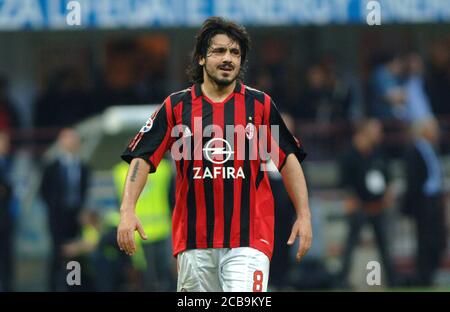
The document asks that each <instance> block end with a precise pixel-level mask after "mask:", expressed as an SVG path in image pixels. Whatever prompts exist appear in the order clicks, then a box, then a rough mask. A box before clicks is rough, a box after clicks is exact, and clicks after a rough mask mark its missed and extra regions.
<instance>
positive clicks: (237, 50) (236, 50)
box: [230, 49, 241, 56]
mask: <svg viewBox="0 0 450 312" xmlns="http://www.w3.org/2000/svg"><path fill="white" fill-rule="evenodd" d="M230 52H231V54H233V55H234V56H240V55H241V51H239V49H231V51H230Z"/></svg>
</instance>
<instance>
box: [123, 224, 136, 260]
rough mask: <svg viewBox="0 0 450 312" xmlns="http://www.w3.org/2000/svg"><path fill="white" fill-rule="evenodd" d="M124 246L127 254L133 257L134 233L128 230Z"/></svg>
mask: <svg viewBox="0 0 450 312" xmlns="http://www.w3.org/2000/svg"><path fill="white" fill-rule="evenodd" d="M125 237H126V245H127V250H128V254H129V255H130V256H131V255H133V253H134V251H135V245H134V231H132V230H130V231H127V232H126V236H125Z"/></svg>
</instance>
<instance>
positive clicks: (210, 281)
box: [177, 247, 270, 292]
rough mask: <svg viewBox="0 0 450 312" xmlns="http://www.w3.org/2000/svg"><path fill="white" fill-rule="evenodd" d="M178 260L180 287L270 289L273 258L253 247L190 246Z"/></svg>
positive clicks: (195, 288)
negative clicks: (270, 268)
mask: <svg viewBox="0 0 450 312" xmlns="http://www.w3.org/2000/svg"><path fill="white" fill-rule="evenodd" d="M177 263H178V285H177V291H187V292H199V291H212V292H222V291H226V292H266V291H267V283H268V281H269V266H270V261H269V258H268V257H267V256H266V255H265V254H264V253H262V252H261V251H259V250H256V249H254V248H251V247H239V248H208V249H191V250H186V251H184V252H181V253H180V254H178V257H177Z"/></svg>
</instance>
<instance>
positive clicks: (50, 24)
mask: <svg viewBox="0 0 450 312" xmlns="http://www.w3.org/2000/svg"><path fill="white" fill-rule="evenodd" d="M213 15H220V16H224V17H228V18H230V19H232V20H235V21H236V22H239V23H242V24H245V25H248V26H271V25H281V26H284V25H286V26H287V25H308V24H313V25H326V24H348V23H358V24H366V23H369V22H368V20H372V21H377V19H378V21H379V22H380V23H381V25H383V24H388V23H440V22H449V21H450V0H378V1H370V0H241V1H240V0H77V1H73V0H0V30H21V29H36V30H38V29H71V28H75V29H77V28H99V29H116V28H147V27H153V28H158V27H189V26H198V25H200V24H201V23H202V22H203V21H204V20H205V19H206V18H207V17H209V16H213ZM377 16H378V17H377Z"/></svg>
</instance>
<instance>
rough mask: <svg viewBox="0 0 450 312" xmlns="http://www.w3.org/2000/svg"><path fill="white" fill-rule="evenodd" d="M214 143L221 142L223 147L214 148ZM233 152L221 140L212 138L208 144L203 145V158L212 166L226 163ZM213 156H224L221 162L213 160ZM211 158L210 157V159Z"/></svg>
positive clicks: (228, 144)
mask: <svg viewBox="0 0 450 312" xmlns="http://www.w3.org/2000/svg"><path fill="white" fill-rule="evenodd" d="M216 142H223V143H224V144H223V147H215V146H217V145H218V143H216ZM233 153H234V152H233V151H232V150H231V145H230V143H228V141H227V140H224V139H222V138H214V139H211V140H209V141H208V143H206V144H205V147H204V148H203V154H204V155H205V158H206V159H208V160H209V161H210V162H212V163H213V164H218V165H221V164H224V163H226V162H227V161H228V160H229V159H230V157H231V154H233ZM214 155H226V156H225V157H224V159H223V160H214V159H213V158H214ZM211 156H212V157H211Z"/></svg>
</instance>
